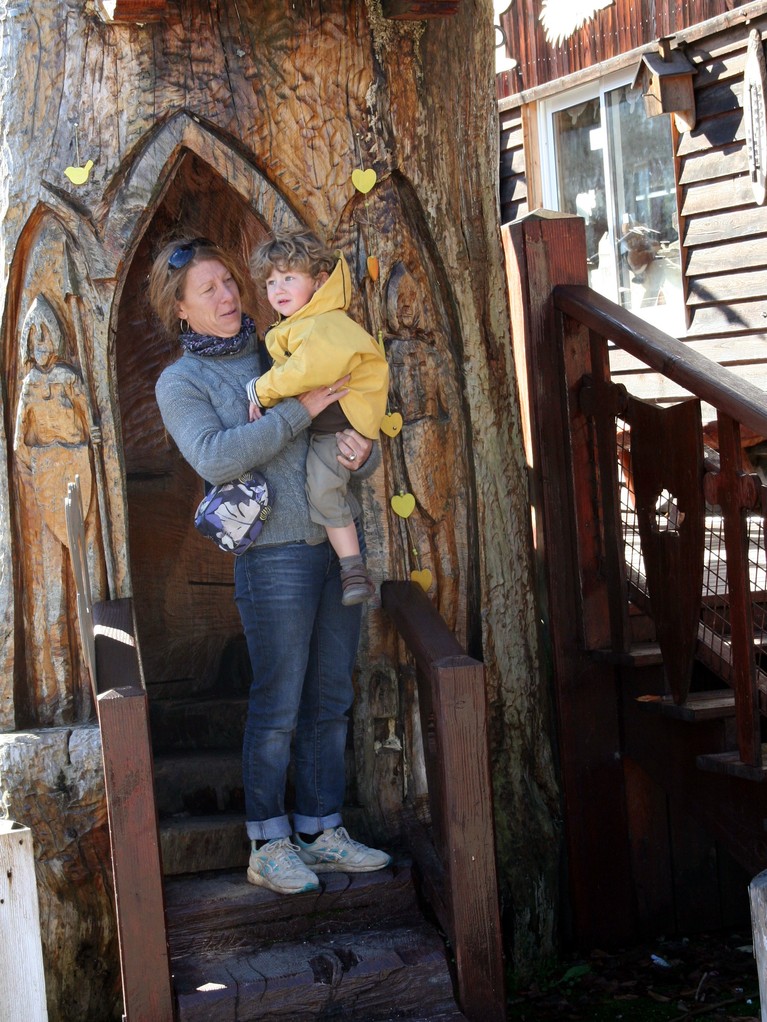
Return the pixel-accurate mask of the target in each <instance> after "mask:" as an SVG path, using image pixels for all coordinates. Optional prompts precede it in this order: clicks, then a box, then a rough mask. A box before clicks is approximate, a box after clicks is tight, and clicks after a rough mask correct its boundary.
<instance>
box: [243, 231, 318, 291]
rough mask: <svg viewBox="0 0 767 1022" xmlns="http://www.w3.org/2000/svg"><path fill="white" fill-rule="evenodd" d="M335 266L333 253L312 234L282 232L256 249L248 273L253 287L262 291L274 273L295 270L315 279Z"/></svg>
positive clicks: (305, 232)
mask: <svg viewBox="0 0 767 1022" xmlns="http://www.w3.org/2000/svg"><path fill="white" fill-rule="evenodd" d="M337 262H338V256H337V255H336V253H335V252H331V250H330V249H329V248H328V247H327V245H325V244H324V243H323V242H322V241H321V240H320V239H319V238H318V237H317V235H316V234H314V233H313V232H312V231H305V230H294V231H284V232H280V233H278V234H275V235H274V236H273V237H272V238H270V239H269V240H268V241H264V242H263V243H262V244H261V245H259V246H258V248H256V249H255V251H254V252H253V254H252V256H251V257H250V272H251V274H252V275H253V280H254V281H255V282H256V284H258V285H259V286H260V287H263V286H264V284H265V283H266V281H267V280H268V278H269V277H270V275H271V274H272V273H273V272H274V271H275V270H279V271H280V273H284V272H285V270H298V271H299V273H308V274H309V276H310V277H317V276H319V274H320V273H332V272H333V268H334V267H335V265H336V263H337Z"/></svg>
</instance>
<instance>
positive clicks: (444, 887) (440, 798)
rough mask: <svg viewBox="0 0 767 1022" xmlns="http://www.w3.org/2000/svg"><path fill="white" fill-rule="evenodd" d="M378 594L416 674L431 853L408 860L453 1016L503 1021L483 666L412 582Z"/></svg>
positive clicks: (420, 843)
mask: <svg viewBox="0 0 767 1022" xmlns="http://www.w3.org/2000/svg"><path fill="white" fill-rule="evenodd" d="M381 596H382V602H383V607H384V610H386V611H387V613H388V614H389V615H390V616H391V618H392V620H393V621H394V624H395V625H396V627H397V630H398V632H399V633H400V635H401V636H402V638H403V640H404V642H405V644H406V646H407V647H408V649H409V650H410V652H411V653H412V654H413V657H414V659H415V663H416V671H417V676H418V700H419V710H420V714H421V722H422V723H421V728H422V732H423V738H424V746H425V748H424V756H425V760H426V767H427V780H428V784H429V804H430V806H431V810H432V820H433V824H434V832H435V836H434V846H435V847H431V842H430V841H429V840H428V839H427V838H426V836H425V835H423V834H420V833H418V834H417V835H416V847H415V848H413V854H414V857H415V859H416V861H417V862H419V865H420V866H421V868H422V870H423V871H424V874H425V877H426V878H427V887H428V888H429V890H430V892H431V893H432V895H433V900H432V907H433V908H434V910H435V912H436V913H437V915H438V918H439V919H440V922H441V923H442V925H443V927H444V928H445V930H446V932H447V934H448V936H449V937H450V941H451V944H452V948H453V952H454V954H455V966H456V982H457V986H458V1001H459V1004H460V1006H461V1010H462V1011H463V1013H464V1015H465V1016H466V1017H467V1019H469V1022H503V1020H504V1019H505V1018H506V998H505V992H504V974H503V954H502V944H501V924H500V913H499V907H498V883H497V875H496V866H495V833H494V826H493V798H492V778H491V774H490V756H489V750H488V736H487V693H486V690H485V674H484V667H483V665H482V664H481V663H480V662H479V661H477V660H473V659H472V658H471V657H469V656H467V655H466V653H465V652H464V650H463V649H462V648H461V646H460V644H459V643H458V641H457V639H456V638H455V636H454V635H453V634H452V633H451V632H450V630H449V629H448V627H447V625H446V624H445V622H444V621H443V620H442V618H441V617H440V616H439V613H438V612H437V610H436V609H435V607H434V606H433V604H432V603H431V602H430V600H429V598H428V597H427V596H426V594H425V593H424V592H423V590H422V589H421V588H420V587H419V586H417V585H416V584H415V583H413V582H384V583H383V586H382V587H381ZM434 874H436V876H435V875H434ZM443 874H444V875H443Z"/></svg>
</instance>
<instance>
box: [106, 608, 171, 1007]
mask: <svg viewBox="0 0 767 1022" xmlns="http://www.w3.org/2000/svg"><path fill="white" fill-rule="evenodd" d="M93 620H94V625H95V656H96V677H97V679H98V682H99V686H98V687H99V693H98V698H97V704H96V705H97V708H98V715H99V725H100V727H101V748H102V753H103V757H104V785H105V788H106V796H107V810H108V813H109V837H110V840H111V843H112V869H113V872H114V884H115V901H116V905H117V926H118V933H119V939H120V968H121V971H122V982H123V1000H124V1002H125V1019H126V1022H145V1020H146V1022H149V1020H151V1022H173V988H172V984H171V975H170V959H169V953H168V942H167V934H166V927H165V895H164V890H163V883H162V861H161V858H160V839H159V835H158V830H157V811H156V808H155V801H154V777H153V765H152V747H151V740H150V732H149V703H148V699H147V693H146V689H145V688H144V687H143V685H142V683H141V673H140V669H139V663H138V651H137V648H136V642H135V639H134V635H133V604H132V601H131V600H129V599H123V600H110V601H108V602H105V603H96V604H94V607H93ZM110 683H111V684H112V685H114V687H112V688H108V689H107V691H103V690H102V688H103V687H105V686H107V685H109V684H110Z"/></svg>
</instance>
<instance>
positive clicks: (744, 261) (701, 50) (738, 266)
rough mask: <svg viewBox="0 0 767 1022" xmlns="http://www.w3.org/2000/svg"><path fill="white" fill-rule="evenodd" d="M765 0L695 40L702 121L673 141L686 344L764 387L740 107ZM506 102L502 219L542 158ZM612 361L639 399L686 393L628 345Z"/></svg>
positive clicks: (765, 233)
mask: <svg viewBox="0 0 767 1022" xmlns="http://www.w3.org/2000/svg"><path fill="white" fill-rule="evenodd" d="M702 6H703V7H707V6H708V5H707V4H703V5H702ZM761 6H762V12H761V13H760V14H759V16H757V17H754V18H753V20H751V21H750V22H749V23H747V24H744V23H741V24H737V25H734V26H732V27H729V28H725V29H724V30H722V31H719V32H717V33H715V34H713V35H708V36H706V37H702V38H698V39H696V40H694V41H691V42H690V44H689V46H688V47H687V51H686V52H687V55H688V57H689V58H690V59H691V60H692V62H693V63H694V64H695V66H696V68H697V74H696V75H695V76H694V78H693V82H694V87H695V105H696V116H697V122H696V124H695V127H694V129H693V130H692V131H683V132H680V133H678V134H676V133H675V136H674V137H675V167H676V175H677V178H676V180H677V186H678V191H677V194H678V205H679V214H680V237H681V239H682V260H683V271H684V287H685V296H686V305H687V315H688V331H687V334H686V336H685V337H682V338H681V340H684V341H686V343H688V344H689V346H690V347H691V348H692V349H694V350H695V351H698V352H700V353H701V354H703V355H706V356H707V357H708V358H711V359H713V360H714V361H716V362H718V363H720V364H721V365H724V366H727V367H728V368H730V369H732V370H733V372H735V373H737V374H738V375H740V376H742V378H744V379H747V380H748V381H749V382H750V383H752V384H754V385H756V386H758V387H761V388H762V389H765V390H767V333H766V331H767V204H765V205H763V206H759V205H757V204H756V202H755V200H754V197H753V193H752V190H751V185H750V180H749V168H748V157H747V152H746V142H745V131H744V123H743V110H742V105H743V69H744V65H745V59H746V50H747V46H748V36H749V32H750V31H751V30H752V29H754V28H755V29H757V30H758V31H759V32H760V34H761V36H762V39H763V40H764V39H765V38H767V12H764V7H763V5H761ZM607 13H608V12H603V14H607ZM554 56H556V54H554V55H553V57H554ZM553 57H552V59H553ZM500 105H501V107H502V108H503V107H504V106H505V107H506V108H505V109H502V112H501V114H500V137H501V214H502V222H504V223H505V222H509V221H510V220H512V219H515V218H517V217H519V216H523V215H524V214H525V212H527V205H526V202H527V195H528V192H529V190H530V189H529V187H528V182H527V177H526V175H527V174H528V173H529V172H530V168H531V167H532V166H533V165H534V160H537V158H538V154H537V153H535V154H533V153H530V152H526V151H524V150H523V152H522V153H520V151H519V148H518V146H519V145H520V144H521V140H522V128H521V125H522V110H523V108H522V107H521V106H516V107H512V106H508V105H506V104H504V103H503V102H501V104H500ZM518 196H524V199H523V200H519V199H518ZM611 366H612V369H613V373H614V378H615V379H616V380H617V381H619V382H622V383H624V384H625V385H626V386H627V387H628V389H629V390H630V391H631V392H632V393H634V394H636V395H637V396H639V397H644V398H647V399H652V400H656V401H658V402H660V403H663V404H668V403H672V402H674V401H678V400H679V399H680V398H681V397H683V396H685V394H686V392H685V391H684V390H683V389H682V388H681V387H679V386H678V385H676V384H673V383H671V382H670V381H668V380H663V379H662V378H661V377H659V376H658V375H657V374H655V373H652V372H650V371H649V370H648V369H647V368H646V367H644V366H643V365H641V363H640V362H638V361H637V360H636V359H635V358H633V357H632V356H630V355H628V354H626V353H624V352H622V351H619V350H616V351H614V352H613V355H612V358H611Z"/></svg>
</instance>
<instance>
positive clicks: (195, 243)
mask: <svg viewBox="0 0 767 1022" xmlns="http://www.w3.org/2000/svg"><path fill="white" fill-rule="evenodd" d="M215 247H216V246H215V244H214V243H213V242H212V241H211V240H210V239H209V238H194V239H193V240H192V241H187V242H186V243H185V244H183V245H179V246H178V248H174V249H173V251H172V252H171V254H170V256H169V258H168V272H169V273H170V271H171V270H180V269H182V268H183V267H184V266H186V264H187V263H188V262H190V260H191V259H192V257H193V256H194V253H195V252H196V251H197V249H198V248H215Z"/></svg>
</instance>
